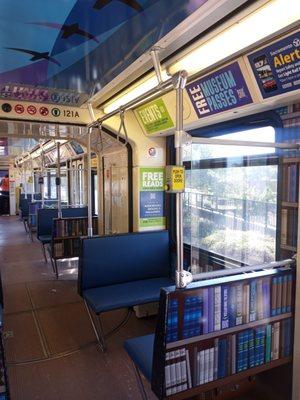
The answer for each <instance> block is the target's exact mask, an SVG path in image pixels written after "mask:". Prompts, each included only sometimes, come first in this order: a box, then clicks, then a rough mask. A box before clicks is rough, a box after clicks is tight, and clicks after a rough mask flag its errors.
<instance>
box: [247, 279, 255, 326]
mask: <svg viewBox="0 0 300 400" xmlns="http://www.w3.org/2000/svg"><path fill="white" fill-rule="evenodd" d="M256 298H257V297H256V280H255V279H253V280H252V281H251V282H250V305H249V321H250V322H254V321H256V318H257V317H256V313H257V304H256Z"/></svg>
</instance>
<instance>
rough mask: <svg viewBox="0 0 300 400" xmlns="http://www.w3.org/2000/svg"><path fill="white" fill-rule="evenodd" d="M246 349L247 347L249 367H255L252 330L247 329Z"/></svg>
mask: <svg viewBox="0 0 300 400" xmlns="http://www.w3.org/2000/svg"><path fill="white" fill-rule="evenodd" d="M248 341H249V344H248V349H249V368H253V367H255V338H254V330H253V329H249V332H248Z"/></svg>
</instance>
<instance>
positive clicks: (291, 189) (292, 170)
mask: <svg viewBox="0 0 300 400" xmlns="http://www.w3.org/2000/svg"><path fill="white" fill-rule="evenodd" d="M298 182H299V168H298V164H286V165H284V167H283V191H282V200H283V201H287V202H290V203H297V202H298V188H299V184H298Z"/></svg>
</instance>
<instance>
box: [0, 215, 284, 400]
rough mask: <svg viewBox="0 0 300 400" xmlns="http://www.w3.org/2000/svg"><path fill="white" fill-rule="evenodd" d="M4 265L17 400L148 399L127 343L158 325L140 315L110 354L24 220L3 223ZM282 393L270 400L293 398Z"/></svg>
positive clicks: (71, 285)
mask: <svg viewBox="0 0 300 400" xmlns="http://www.w3.org/2000/svg"><path fill="white" fill-rule="evenodd" d="M0 262H1V276H2V284H3V292H4V347H5V353H6V359H7V364H8V378H9V386H10V392H11V393H10V394H11V399H12V400H33V399H35V400H39V399H43V400H54V399H55V400H68V399H70V400H71V399H72V400H94V399H95V400H96V399H97V400H99V399H101V400H127V399H128V400H129V399H133V400H135V399H137V400H139V399H140V398H141V397H140V394H139V392H138V388H137V384H136V380H135V376H134V372H133V369H132V366H131V363H130V362H129V359H128V357H127V355H126V353H125V351H124V350H123V342H124V340H126V339H127V338H129V337H134V336H138V335H143V334H147V333H151V332H153V331H154V326H155V318H153V317H152V318H143V319H137V318H136V317H135V315H132V316H131V318H130V320H129V323H128V324H127V325H126V326H125V327H123V328H122V329H121V330H120V331H119V332H118V333H117V334H115V335H114V336H112V337H111V338H110V339H109V340H108V351H107V353H106V354H103V353H101V351H100V350H99V348H98V347H97V345H96V343H95V337H94V334H93V330H92V327H91V325H90V322H89V319H88V316H87V313H86V311H85V308H84V304H83V302H82V299H81V298H80V297H79V296H78V294H77V281H76V275H75V274H70V271H63V275H62V276H61V277H60V279H59V280H56V279H55V278H54V277H53V273H52V268H51V264H50V262H49V263H48V264H46V263H45V262H44V260H43V255H42V251H41V247H40V245H39V243H38V242H37V241H36V240H34V242H33V243H32V242H31V241H30V239H29V237H28V235H26V234H25V232H24V228H23V224H22V223H21V222H20V221H19V219H18V217H0ZM123 315H124V310H121V311H117V312H112V313H107V314H105V317H104V326H105V328H106V329H107V330H109V329H110V328H111V327H113V326H114V325H115V324H116V323H117V322H118V321H120V319H121V318H122V317H123ZM275 381H276V379H275ZM273 383H274V380H273V379H271V383H270V384H267V385H266V391H265V390H264V391H263V392H260V394H258V392H257V388H256V389H255V390H254V392H253V393H252V394H251V393H250V394H247V395H242V396H239V399H240V400H253V399H257V400H259V399H264V400H267V399H268V396H266V392H268V389H270V387H272V385H273ZM255 386H256V387H257V385H255ZM146 388H147V393H148V396H149V400H153V399H155V396H154V395H153V393H152V392H151V391H150V389H149V385H148V384H146ZM278 393H279V392H278V391H277V396H274V393H273V394H272V396H271V397H270V398H272V400H277V398H278V400H280V399H285V400H286V399H287V397H286V396H285V395H284V394H283V396H279V395H278ZM221 397H222V396H221ZM221 397H220V398H221Z"/></svg>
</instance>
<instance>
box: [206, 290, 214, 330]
mask: <svg viewBox="0 0 300 400" xmlns="http://www.w3.org/2000/svg"><path fill="white" fill-rule="evenodd" d="M214 305H215V288H214V287H210V288H208V332H214V329H215V306H214Z"/></svg>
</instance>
